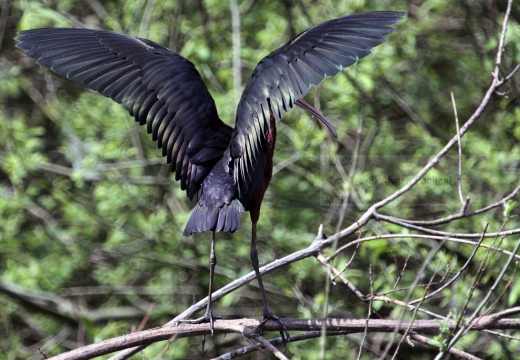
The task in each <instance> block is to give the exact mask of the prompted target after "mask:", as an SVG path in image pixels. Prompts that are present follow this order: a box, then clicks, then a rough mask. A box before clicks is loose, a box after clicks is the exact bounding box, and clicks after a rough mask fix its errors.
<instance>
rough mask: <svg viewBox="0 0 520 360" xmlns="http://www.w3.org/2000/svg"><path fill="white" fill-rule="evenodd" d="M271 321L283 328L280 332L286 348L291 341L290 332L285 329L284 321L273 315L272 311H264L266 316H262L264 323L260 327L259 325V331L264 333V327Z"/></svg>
mask: <svg viewBox="0 0 520 360" xmlns="http://www.w3.org/2000/svg"><path fill="white" fill-rule="evenodd" d="M269 320H273V321H276V322H277V323H278V324H279V325H280V327H281V328H282V330H280V335H281V337H282V341H283V345H284V348H285V346H286V345H287V343H288V342H289V341H291V335H290V334H289V331H287V328H286V327H285V324H284V323H283V321H282V320H281V319H280V318H279V317H278V316H276V315H275V314H273V313H272V312H271V311H270V310H268V311H264V315H263V316H262V322H261V323H260V325H258V327H257V331H259V332H260V333H262V331H263V327H264V326H265V324H266V323H267V322H268V321H269Z"/></svg>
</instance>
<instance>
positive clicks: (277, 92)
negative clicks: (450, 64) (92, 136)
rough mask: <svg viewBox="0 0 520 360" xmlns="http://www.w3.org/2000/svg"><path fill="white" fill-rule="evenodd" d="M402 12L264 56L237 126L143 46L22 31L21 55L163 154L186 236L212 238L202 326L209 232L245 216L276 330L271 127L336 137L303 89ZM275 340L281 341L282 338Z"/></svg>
mask: <svg viewBox="0 0 520 360" xmlns="http://www.w3.org/2000/svg"><path fill="white" fill-rule="evenodd" d="M403 16H404V13H401V12H368V13H361V14H354V15H349V16H345V17H341V18H339V19H335V20H330V21H327V22H324V23H322V24H320V25H317V26H314V27H312V28H310V29H308V30H306V31H304V32H302V33H301V34H299V35H298V36H297V37H295V38H294V39H292V40H291V41H289V42H288V43H287V44H285V45H284V46H282V47H281V48H279V49H278V50H275V51H274V52H272V53H271V54H269V55H267V56H266V57H265V58H264V59H262V61H260V63H259V64H258V65H257V67H256V68H255V70H254V71H253V74H252V76H251V78H250V79H249V81H248V83H247V85H246V87H245V89H244V92H243V93H242V97H241V99H240V102H239V104H238V108H237V111H236V122H235V128H234V129H233V128H231V127H230V126H228V125H226V124H224V123H223V122H222V120H220V118H219V116H218V113H217V109H216V107H215V102H214V101H213V98H212V97H211V95H210V93H209V92H208V89H207V88H206V85H205V84H204V82H203V81H202V79H201V77H200V74H199V73H198V71H197V70H196V69H195V66H194V65H193V64H192V63H191V62H189V61H188V60H186V59H185V58H183V57H182V56H180V55H178V54H175V53H173V52H171V51H170V50H168V49H167V48H165V47H163V46H161V45H158V44H156V43H154V42H152V41H150V40H147V39H141V38H137V37H134V36H130V35H123V34H117V33H114V32H109V31H99V30H90V29H67V28H55V29H35V30H27V31H21V32H20V34H19V37H17V38H16V40H17V41H18V42H19V43H18V44H17V45H16V46H17V47H19V48H21V49H24V50H26V51H25V53H24V55H25V56H29V57H32V58H35V59H36V60H37V63H38V64H40V65H42V66H45V67H48V68H49V69H50V70H51V71H53V72H55V73H57V74H59V75H62V76H65V77H67V78H68V79H70V80H71V81H73V82H75V83H78V84H81V85H85V86H87V87H89V88H90V89H93V90H95V91H97V92H99V93H100V94H102V95H104V96H107V97H110V98H111V99H112V100H114V101H116V102H118V103H120V104H122V105H123V106H124V107H125V109H126V110H127V111H128V112H129V113H130V115H132V116H133V117H135V120H136V121H137V122H139V124H140V125H146V129H147V131H148V133H150V134H152V139H153V140H156V141H157V142H158V147H159V148H162V153H163V156H166V158H167V162H168V164H171V170H172V171H174V172H175V179H176V180H180V181H181V188H182V189H183V190H186V193H187V196H188V197H189V198H190V199H193V197H194V196H195V195H197V204H196V205H195V210H194V211H193V213H192V215H191V217H190V219H189V221H188V224H187V225H186V228H185V229H184V235H185V236H189V235H191V234H192V233H194V232H203V231H211V255H210V263H209V264H210V284H209V293H208V305H207V308H206V312H205V314H204V316H203V317H202V318H200V319H196V320H191V322H210V324H211V328H213V319H214V317H213V315H212V312H211V293H212V286H213V272H214V268H215V264H216V262H217V260H216V256H215V246H214V242H215V232H218V231H229V232H235V231H237V229H238V226H239V214H240V213H241V212H244V211H249V212H250V215H251V221H252V223H253V227H252V242H251V262H252V265H253V268H254V270H255V273H256V278H257V280H258V285H259V287H260V291H261V294H262V300H263V304H264V311H263V322H262V324H265V321H267V320H269V319H271V320H275V321H277V322H278V323H279V324H280V326H281V328H282V329H283V330H284V332H285V335H286V336H287V337H288V333H287V330H286V329H285V326H284V324H283V322H282V321H281V320H280V319H279V318H278V317H277V316H275V315H274V314H273V313H272V311H271V310H270V308H269V305H268V303H267V298H266V295H265V291H264V287H263V284H262V279H261V277H260V272H259V270H258V267H259V266H258V254H257V249H256V223H257V222H258V218H259V216H260V206H261V203H262V198H263V197H264V193H265V191H266V189H267V186H268V185H269V182H270V180H271V175H272V169H273V152H274V147H275V142H276V123H277V122H279V121H280V120H281V118H282V117H283V116H284V115H285V113H286V112H288V111H290V110H291V109H292V108H293V107H294V106H295V105H297V106H299V107H301V108H304V109H306V110H308V111H309V112H310V113H312V114H313V115H314V116H316V117H317V118H318V119H319V120H321V121H322V122H323V123H324V124H325V125H326V126H327V128H329V130H330V131H331V132H332V133H333V135H334V136H335V137H337V135H336V132H335V130H334V128H333V127H332V125H331V124H330V123H329V122H328V121H327V119H326V118H325V117H324V116H323V115H321V114H320V113H319V112H318V111H317V110H316V109H314V108H313V107H312V106H311V105H309V104H308V103H306V102H305V101H304V100H302V97H303V96H304V95H305V94H307V92H308V91H309V89H310V87H311V85H318V84H319V83H320V82H321V81H322V80H323V79H325V78H326V77H327V76H334V75H336V74H337V73H338V72H339V71H340V70H342V69H343V68H345V67H347V66H350V65H352V64H353V63H355V62H356V61H357V60H359V59H361V58H362V57H364V56H366V55H368V54H370V53H371V52H372V48H373V47H375V46H377V45H379V44H381V43H383V42H384V41H385V38H384V36H385V35H388V34H390V33H392V32H393V31H394V29H393V28H391V27H389V25H392V24H395V23H396V22H397V21H399V20H401V19H402V18H403ZM282 336H283V333H282Z"/></svg>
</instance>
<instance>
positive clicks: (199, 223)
mask: <svg viewBox="0 0 520 360" xmlns="http://www.w3.org/2000/svg"><path fill="white" fill-rule="evenodd" d="M244 211H245V209H244V206H243V205H242V203H241V202H240V201H239V200H238V199H234V200H232V201H231V203H229V204H224V205H223V206H219V205H207V204H205V202H204V201H200V200H199V202H198V203H197V206H195V210H194V211H193V213H192V214H191V217H190V219H189V220H188V224H186V228H185V229H184V236H189V235H191V234H193V233H194V232H203V231H210V230H214V231H216V232H218V231H229V232H235V231H237V229H238V226H239V224H240V218H239V214H240V213H242V212H244Z"/></svg>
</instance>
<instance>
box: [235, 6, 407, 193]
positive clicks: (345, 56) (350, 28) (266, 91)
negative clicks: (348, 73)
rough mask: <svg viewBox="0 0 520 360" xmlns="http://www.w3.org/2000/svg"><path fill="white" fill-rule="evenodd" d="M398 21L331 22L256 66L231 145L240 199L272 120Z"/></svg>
mask: <svg viewBox="0 0 520 360" xmlns="http://www.w3.org/2000/svg"><path fill="white" fill-rule="evenodd" d="M403 16H404V13H401V12H369V13H361V14H354V15H348V16H345V17H342V18H339V19H334V20H330V21H327V22H324V23H322V24H320V25H317V26H315V27H313V28H310V29H308V30H306V31H304V32H303V33H301V34H300V35H298V36H297V37H296V38H294V39H292V40H291V41H289V42H288V43H287V44H286V45H284V46H283V47H281V48H279V49H278V50H276V51H274V52H272V53H271V54H269V55H268V56H266V57H265V58H264V59H263V60H262V61H260V63H259V64H258V65H257V67H256V69H255V70H254V72H253V75H252V76H251V79H250V80H249V82H248V83H247V85H246V87H245V90H244V92H243V93H242V98H241V99H240V102H239V104H238V108H237V117H236V126H235V130H234V132H233V135H232V139H231V143H230V154H231V157H232V158H233V159H234V166H235V177H236V178H237V180H238V183H239V190H240V193H241V197H243V194H244V192H245V193H248V192H250V191H251V189H249V187H250V185H249V184H253V183H255V182H256V179H255V178H254V177H255V175H254V174H255V171H256V172H257V171H258V169H256V168H257V167H259V165H261V164H260V163H261V162H262V161H263V160H262V157H261V156H259V149H260V147H261V146H262V144H263V142H265V134H266V131H268V130H269V129H270V127H271V123H270V119H271V116H272V117H273V118H274V120H276V121H280V119H281V118H282V117H283V116H284V114H285V113H286V112H288V111H289V110H291V109H292V108H293V106H294V105H295V103H296V101H297V100H298V99H300V98H301V97H303V96H304V95H305V94H307V92H308V91H309V89H310V87H311V85H318V84H319V83H320V82H321V81H322V80H323V79H325V78H326V77H328V76H334V75H336V74H337V73H338V72H339V71H341V70H342V69H343V68H345V67H347V66H350V65H352V64H353V63H355V62H356V61H357V60H359V59H361V58H363V57H365V56H366V55H368V54H370V53H371V52H372V48H373V47H375V46H377V45H379V44H381V43H383V42H384V41H385V40H386V39H385V38H384V36H385V35H388V34H390V33H392V32H393V31H394V30H395V29H393V28H391V27H389V26H388V25H392V24H394V23H396V22H397V21H399V20H401V19H402V18H403Z"/></svg>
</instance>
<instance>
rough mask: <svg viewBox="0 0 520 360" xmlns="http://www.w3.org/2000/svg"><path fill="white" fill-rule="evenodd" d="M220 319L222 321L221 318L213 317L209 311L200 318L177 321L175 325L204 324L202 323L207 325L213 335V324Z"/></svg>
mask: <svg viewBox="0 0 520 360" xmlns="http://www.w3.org/2000/svg"><path fill="white" fill-rule="evenodd" d="M220 319H222V316H213V314H212V312H211V310H209V311H206V313H205V314H204V316H202V317H200V318H198V319H185V320H177V325H179V323H184V324H204V323H209V328H210V329H211V335H213V322H214V321H215V320H220Z"/></svg>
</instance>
